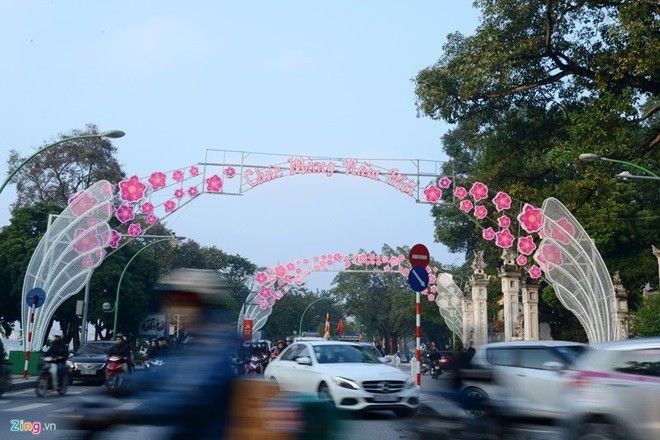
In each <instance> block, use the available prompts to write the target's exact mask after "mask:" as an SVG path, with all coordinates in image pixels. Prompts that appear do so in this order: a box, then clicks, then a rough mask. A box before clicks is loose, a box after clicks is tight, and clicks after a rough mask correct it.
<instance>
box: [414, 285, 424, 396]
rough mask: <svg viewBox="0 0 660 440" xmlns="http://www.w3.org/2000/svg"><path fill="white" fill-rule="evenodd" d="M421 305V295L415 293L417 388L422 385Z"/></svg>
mask: <svg viewBox="0 0 660 440" xmlns="http://www.w3.org/2000/svg"><path fill="white" fill-rule="evenodd" d="M420 312H421V304H420V294H419V292H415V344H416V347H415V358H416V359H417V378H416V380H415V381H416V383H417V386H418V387H420V386H421V385H422V373H421V365H422V364H421V362H422V328H421V325H420V323H421V319H420V314H421V313H420Z"/></svg>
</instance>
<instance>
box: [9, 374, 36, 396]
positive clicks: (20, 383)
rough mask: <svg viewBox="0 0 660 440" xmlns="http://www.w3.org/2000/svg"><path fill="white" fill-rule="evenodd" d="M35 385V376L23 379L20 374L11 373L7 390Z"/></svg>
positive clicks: (16, 389)
mask: <svg viewBox="0 0 660 440" xmlns="http://www.w3.org/2000/svg"><path fill="white" fill-rule="evenodd" d="M36 386H37V377H36V376H29V377H28V378H27V379H23V375H22V374H12V375H11V385H9V390H7V391H8V392H11V391H20V390H25V389H27V388H34V387H36Z"/></svg>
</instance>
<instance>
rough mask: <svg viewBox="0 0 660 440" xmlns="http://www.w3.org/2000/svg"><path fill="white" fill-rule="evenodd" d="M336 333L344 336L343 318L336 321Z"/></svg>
mask: <svg viewBox="0 0 660 440" xmlns="http://www.w3.org/2000/svg"><path fill="white" fill-rule="evenodd" d="M337 334H338V335H339V336H344V319H343V318H342V319H340V320H339V322H338V323H337Z"/></svg>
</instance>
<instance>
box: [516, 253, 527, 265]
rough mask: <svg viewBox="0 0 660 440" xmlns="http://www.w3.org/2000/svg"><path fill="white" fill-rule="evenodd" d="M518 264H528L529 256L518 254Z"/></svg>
mask: <svg viewBox="0 0 660 440" xmlns="http://www.w3.org/2000/svg"><path fill="white" fill-rule="evenodd" d="M516 264H517V265H518V266H524V265H525V264H527V257H526V256H524V255H518V258H516Z"/></svg>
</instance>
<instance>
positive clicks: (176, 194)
mask: <svg viewBox="0 0 660 440" xmlns="http://www.w3.org/2000/svg"><path fill="white" fill-rule="evenodd" d="M183 195H184V193H183V190H182V189H181V188H179V189H177V190H176V191H174V197H176V198H177V199H182V198H183Z"/></svg>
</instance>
